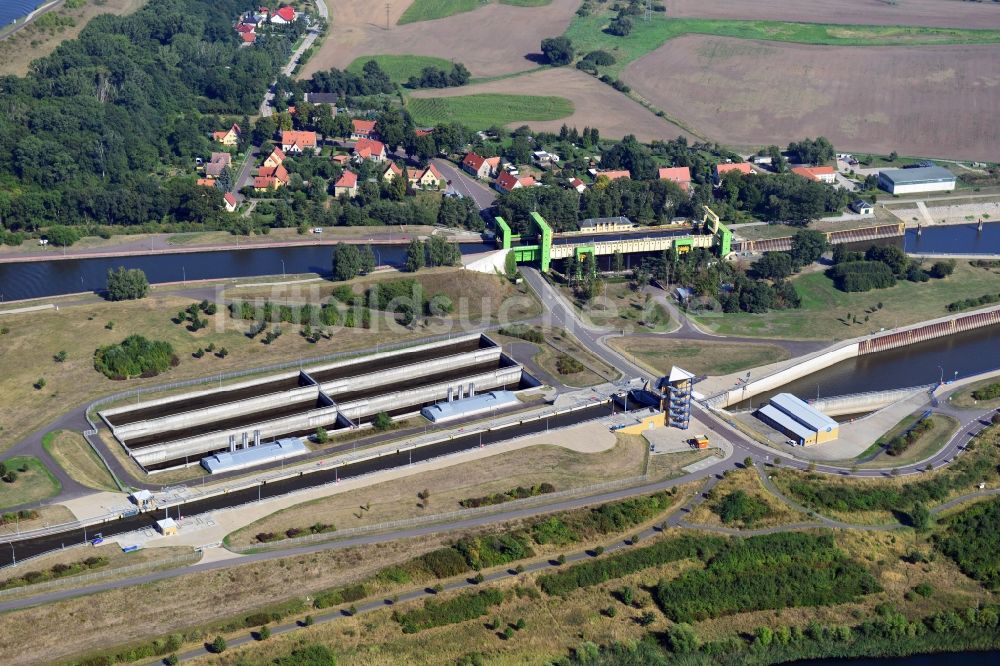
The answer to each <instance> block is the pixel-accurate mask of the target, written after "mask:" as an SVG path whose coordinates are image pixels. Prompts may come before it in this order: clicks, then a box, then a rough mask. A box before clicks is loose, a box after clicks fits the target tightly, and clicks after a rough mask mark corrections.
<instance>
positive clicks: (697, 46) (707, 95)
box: [623, 3, 1000, 161]
mask: <svg viewBox="0 0 1000 666" xmlns="http://www.w3.org/2000/svg"><path fill="white" fill-rule="evenodd" d="M949 4H950V3H949ZM998 54H1000V46H998V45H993V44H990V45H953V46H887V47H875V46H873V47H865V48H859V47H856V46H815V45H809V44H789V43H779V42H757V41H747V40H739V39H733V38H728V37H710V36H695V35H685V36H682V37H678V38H676V39H671V40H669V41H668V42H666V43H665V44H664V45H663V46H661V47H659V48H658V49H656V50H655V51H653V52H651V53H649V54H648V55H645V56H643V57H641V58H639V59H638V60H636V61H634V62H633V63H631V64H630V65H628V66H627V67H626V68H625V70H624V76H623V79H624V80H625V81H626V82H627V83H628V84H629V85H631V86H632V87H633V88H634V89H635V90H636V92H638V93H639V94H641V95H643V96H644V97H646V98H647V99H649V100H650V101H651V102H652V103H653V104H655V105H656V106H657V107H658V108H661V109H663V110H664V111H665V112H666V113H667V115H668V116H670V117H672V118H677V119H678V121H679V122H681V123H686V124H688V126H691V127H694V128H696V129H697V130H698V131H700V132H703V133H705V134H707V135H709V136H711V137H712V138H713V139H717V140H719V141H722V142H727V143H735V144H739V145H767V144H773V143H779V144H781V143H783V142H785V141H786V140H787V137H789V136H817V135H820V134H822V135H823V136H826V137H827V138H829V139H830V141H831V142H833V144H834V145H835V146H838V147H840V148H841V149H843V150H855V151H864V152H876V153H881V154H888V153H889V152H890V151H893V150H895V151H898V152H899V153H901V154H903V155H924V156H936V157H949V158H955V159H975V160H986V161H988V160H991V159H994V158H995V156H996V154H997V149H998V148H1000V139H998V138H997V136H996V133H995V132H992V133H991V131H990V127H989V120H988V119H987V117H985V116H984V115H983V114H981V113H979V112H978V109H982V108H991V107H995V106H997V104H998V103H1000V86H998V85H997V83H998V80H997V77H996V75H995V70H994V69H993V68H991V64H992V63H994V62H996V59H997V56H998ZM862 68H863V69H865V70H866V71H867V72H868V76H867V84H868V85H867V86H866V87H864V88H859V87H857V86H853V85H852V84H853V81H854V72H856V71H858V70H859V69H862ZM870 89H878V90H879V91H880V94H878V95H869V94H867V92H866V91H867V90H870ZM677 90H684V91H685V94H684V95H677V94H676V91H677ZM916 108H919V109H920V113H915V112H912V111H911V110H912V109H916ZM983 137H988V138H983Z"/></svg>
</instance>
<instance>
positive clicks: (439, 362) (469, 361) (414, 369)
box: [320, 347, 502, 395]
mask: <svg viewBox="0 0 1000 666" xmlns="http://www.w3.org/2000/svg"><path fill="white" fill-rule="evenodd" d="M501 351H502V350H501V349H500V347H488V348H486V349H480V350H478V351H473V352H466V353H464V354H456V355H454V356H442V357H441V358H437V359H434V360H431V361H421V362H419V363H413V364H411V365H404V366H400V367H398V368H393V369H392V370H391V371H385V370H380V371H378V372H372V373H369V374H367V375H358V376H356V377H345V378H343V379H335V380H333V381H332V382H326V383H325V384H322V385H321V387H320V388H321V390H322V391H323V393H326V394H327V395H337V394H338V393H344V392H346V391H360V390H363V389H367V388H372V387H375V386H381V385H383V384H385V385H386V386H387V387H389V386H392V385H393V384H395V383H396V382H400V381H405V380H407V379H416V378H417V377H423V376H425V375H432V374H434V373H437V372H442V371H445V370H459V369H461V368H467V367H469V366H473V365H478V364H479V363H485V362H487V361H499V360H500V352H501Z"/></svg>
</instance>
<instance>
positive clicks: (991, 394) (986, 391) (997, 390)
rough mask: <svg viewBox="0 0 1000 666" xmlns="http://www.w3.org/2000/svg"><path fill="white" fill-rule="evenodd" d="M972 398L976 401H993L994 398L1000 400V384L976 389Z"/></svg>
mask: <svg viewBox="0 0 1000 666" xmlns="http://www.w3.org/2000/svg"><path fill="white" fill-rule="evenodd" d="M972 397H973V398H975V399H976V400H992V399H993V398H1000V382H997V383H996V384H990V385H989V386H984V387H983V388H981V389H976V390H975V391H973V392H972Z"/></svg>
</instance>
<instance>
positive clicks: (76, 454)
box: [42, 430, 118, 492]
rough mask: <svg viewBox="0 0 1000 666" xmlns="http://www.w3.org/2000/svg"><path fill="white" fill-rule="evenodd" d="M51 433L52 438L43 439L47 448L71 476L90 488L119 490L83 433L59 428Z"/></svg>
mask: <svg viewBox="0 0 1000 666" xmlns="http://www.w3.org/2000/svg"><path fill="white" fill-rule="evenodd" d="M50 434H51V435H52V438H51V440H49V441H46V440H43V441H42V443H43V445H44V446H45V450H46V451H48V452H49V454H50V455H51V456H52V457H53V458H55V461H56V462H57V463H59V466H60V467H62V468H63V469H64V470H66V473H67V474H69V475H70V477H72V478H73V479H74V480H75V481H77V482H79V483H81V484H83V485H85V486H87V487H88V488H96V489H97V490H110V491H112V492H117V491H118V486H117V485H115V481H114V479H113V478H111V474H110V473H109V472H108V469H107V468H106V467H105V466H104V463H102V462H101V459H100V458H98V457H97V454H96V453H94V450H93V449H92V448H90V444H88V443H87V440H85V439H84V438H83V435H81V434H79V433H76V432H70V431H68V430H58V431H56V432H54V433H50Z"/></svg>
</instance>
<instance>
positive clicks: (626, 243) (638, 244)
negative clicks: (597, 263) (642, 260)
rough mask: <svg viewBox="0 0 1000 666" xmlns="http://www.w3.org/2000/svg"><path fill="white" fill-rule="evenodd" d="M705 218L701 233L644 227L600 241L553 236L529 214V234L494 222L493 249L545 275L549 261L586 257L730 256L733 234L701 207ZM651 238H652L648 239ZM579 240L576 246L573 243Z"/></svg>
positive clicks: (585, 236)
mask: <svg viewBox="0 0 1000 666" xmlns="http://www.w3.org/2000/svg"><path fill="white" fill-rule="evenodd" d="M704 209H705V216H704V217H703V218H702V221H701V228H702V233H700V234H696V233H694V229H693V228H692V229H690V230H689V233H684V231H683V230H681V231H676V232H675V233H670V231H671V230H670V229H669V228H666V227H645V228H642V229H638V230H634V231H628V232H622V231H617V232H615V233H614V237H613V238H612V237H611V236H610V234H608V233H607V232H605V235H607V236H608V237H607V238H606V239H604V240H602V238H601V235H602V234H601V233H584V232H568V233H561V234H554V233H553V232H552V227H550V226H549V224H548V222H546V221H545V218H543V217H542V216H541V215H539V214H538V213H531V233H529V234H515V233H513V232H512V231H511V228H510V225H508V224H507V222H506V221H505V220H504V219H503V218H502V217H497V218H494V219H495V224H496V246H497V249H500V250H510V251H512V252H513V253H514V258H515V260H516V261H517V263H519V264H536V265H538V266H539V268H540V269H541V270H542V272H543V273H547V272H548V271H549V267H550V265H551V263H552V261H553V260H557V259H568V258H569V257H576V258H577V259H583V258H584V257H585V256H587V255H592V256H594V257H597V256H603V255H612V254H615V253H616V252H620V253H621V254H623V255H625V254H632V253H637V252H664V251H667V250H670V249H671V248H673V249H674V250H675V251H676V252H677V253H678V254H684V253H686V252H690V251H691V250H692V248H696V247H701V248H708V249H712V250H714V251H715V252H716V254H717V255H718V256H719V257H721V258H725V257H727V256H728V255H729V254H730V253H731V252H732V244H733V232H732V231H730V229H729V228H728V227H727V226H726V225H725V224H723V223H722V221H721V220H720V219H719V216H718V215H716V214H715V212H714V211H712V209H711V208H709V207H708V206H704ZM651 234H652V235H651ZM575 237H579V240H580V242H579V243H574V242H573V239H574V238H575Z"/></svg>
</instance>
